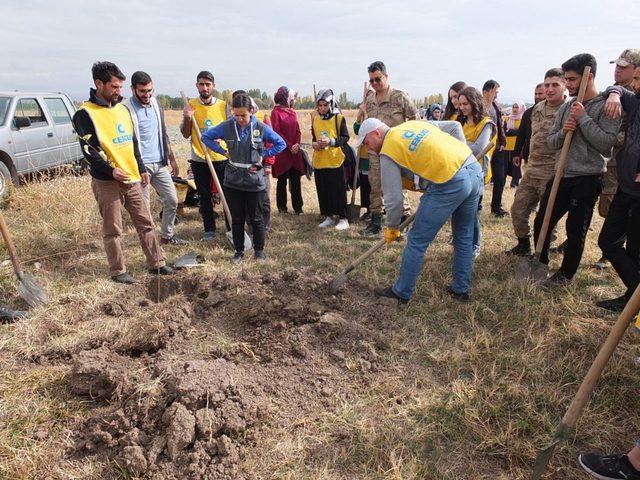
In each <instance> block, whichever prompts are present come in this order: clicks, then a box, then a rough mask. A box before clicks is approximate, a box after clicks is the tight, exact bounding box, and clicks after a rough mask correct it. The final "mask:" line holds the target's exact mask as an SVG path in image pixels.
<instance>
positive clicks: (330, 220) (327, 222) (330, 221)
mask: <svg viewBox="0 0 640 480" xmlns="http://www.w3.org/2000/svg"><path fill="white" fill-rule="evenodd" d="M333 223H334V222H333V218H331V217H327V218H325V219H324V221H323V222H322V223H321V224H320V225H318V227H320V228H328V227H332V226H333Z"/></svg>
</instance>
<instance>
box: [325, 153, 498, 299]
mask: <svg viewBox="0 0 640 480" xmlns="http://www.w3.org/2000/svg"><path fill="white" fill-rule="evenodd" d="M493 147H494V143H489V145H487V146H486V147H484V148H483V149H482V151H481V152H480V153H478V154H477V155H476V159H480V158H483V157H484V156H485V155H486V154H487V152H488V151H489V150H491V149H492V148H493ZM478 161H479V160H478ZM416 213H418V212H415V213H412V214H411V215H410V216H409V217H407V218H406V219H405V221H404V222H402V223H401V224H400V226H399V227H398V230H400V231H401V232H402V231H403V230H404V229H405V228H407V227H408V226H409V225H410V224H411V222H413V220H414V219H415V218H416ZM386 243H387V240H386V239H385V238H382V239H380V240H378V241H377V242H376V243H374V244H373V245H372V246H371V248H369V250H367V251H366V252H364V253H363V254H362V255H360V256H359V257H358V258H356V259H355V260H354V261H353V262H351V263H350V264H349V266H348V267H347V268H345V269H344V271H343V272H342V273H341V274H340V275H338V276H337V277H336V278H334V279H333V281H332V282H331V286H330V288H331V293H336V292H337V291H338V290H339V289H340V287H342V286H343V285H344V284H345V283H347V280H348V277H347V275H348V274H349V273H350V272H352V271H353V270H354V269H355V268H356V267H357V266H359V265H360V264H361V263H362V262H364V261H365V260H366V259H367V258H369V257H370V256H371V255H373V254H374V253H375V252H377V251H378V250H380V249H381V248H382V247H383V246H384V245H385V244H386Z"/></svg>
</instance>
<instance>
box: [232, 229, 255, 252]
mask: <svg viewBox="0 0 640 480" xmlns="http://www.w3.org/2000/svg"><path fill="white" fill-rule="evenodd" d="M227 240H229V243H230V244H231V246H232V247H233V248H234V250H235V246H234V244H233V233H232V232H231V230H229V231H228V232H227ZM252 249H253V242H252V241H251V237H250V236H249V234H248V233H247V232H244V250H245V252H246V251H247V250H252Z"/></svg>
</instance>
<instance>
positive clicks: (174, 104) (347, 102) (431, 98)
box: [157, 88, 444, 110]
mask: <svg viewBox="0 0 640 480" xmlns="http://www.w3.org/2000/svg"><path fill="white" fill-rule="evenodd" d="M232 93H233V90H222V91H218V90H214V91H213V96H214V97H217V98H220V99H222V100H225V101H226V102H227V103H229V104H230V103H231V94H232ZM247 93H248V94H249V96H250V97H251V98H253V99H254V100H255V102H256V104H257V105H258V108H260V109H263V110H269V109H271V108H273V105H274V102H273V96H272V95H270V94H268V93H267V92H263V91H261V90H260V89H259V88H253V89H251V90H247ZM157 99H158V103H159V104H160V106H161V107H162V108H164V109H166V110H180V109H182V107H183V106H184V105H183V104H182V97H171V96H169V95H165V94H164V93H160V94H158V95H157ZM443 101H444V97H443V95H442V94H441V93H436V94H432V95H428V96H426V97H424V99H422V100H421V99H414V103H415V104H416V105H417V106H418V107H420V106H422V105H425V106H428V105H431V104H432V103H439V104H442V103H443ZM338 105H340V108H341V109H343V110H352V109H355V108H358V106H359V105H360V101H357V102H355V101H353V100H351V99H349V98H348V97H347V92H342V93H341V94H340V95H338ZM296 108H299V109H302V110H308V109H312V108H315V102H314V99H313V97H312V96H311V95H307V96H303V97H298V100H297V101H296Z"/></svg>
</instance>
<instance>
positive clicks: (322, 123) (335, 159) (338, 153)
mask: <svg viewBox="0 0 640 480" xmlns="http://www.w3.org/2000/svg"><path fill="white" fill-rule="evenodd" d="M337 117H338V118H337V121H336V116H335V115H334V116H333V117H331V118H330V119H329V120H323V119H322V118H321V117H320V115H314V117H313V133H314V135H315V137H316V140H319V139H320V138H322V137H323V136H326V137H329V138H338V130H337V129H336V123H337V124H338V128H339V127H340V124H341V123H342V118H343V117H342V115H340V114H338V115H337ZM342 162H344V153H342V149H341V148H340V147H327V148H325V149H324V150H314V151H313V168H318V169H322V168H338V167H339V166H340V165H342Z"/></svg>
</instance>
